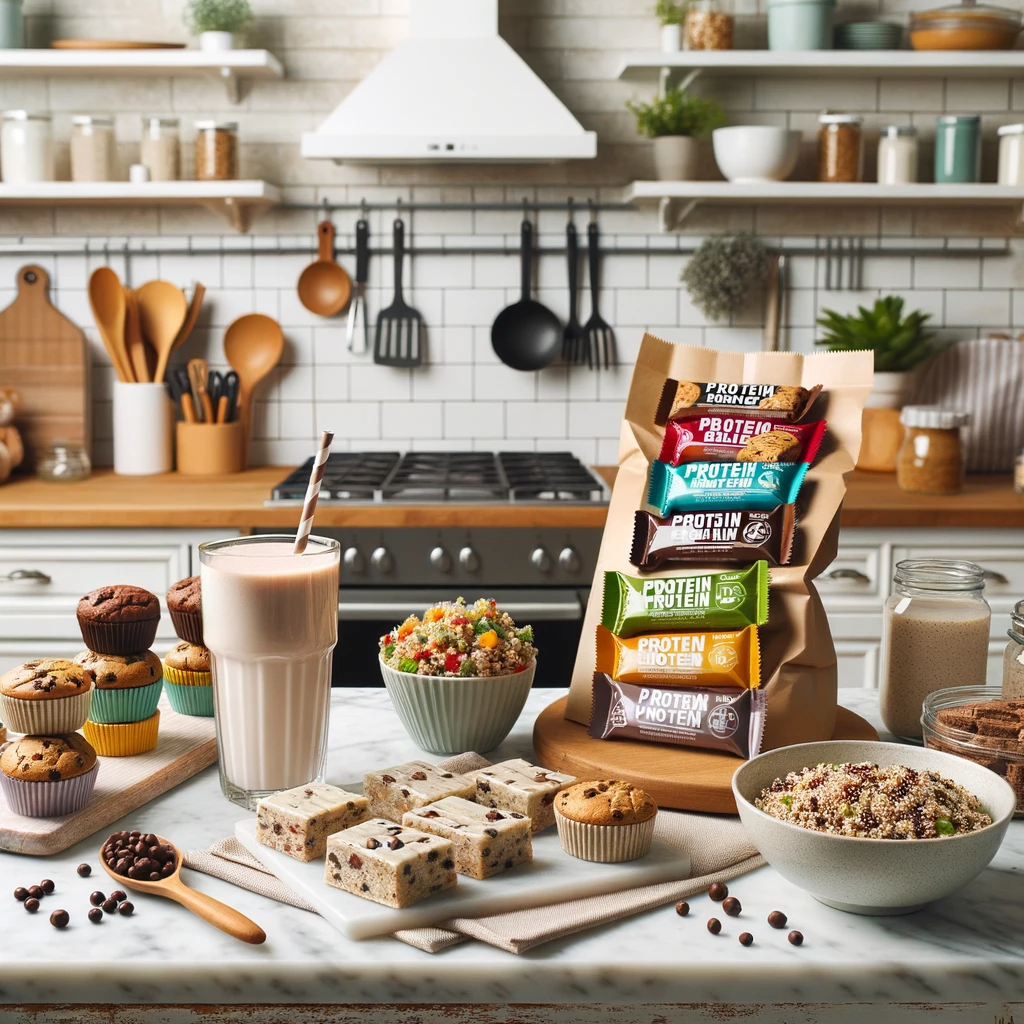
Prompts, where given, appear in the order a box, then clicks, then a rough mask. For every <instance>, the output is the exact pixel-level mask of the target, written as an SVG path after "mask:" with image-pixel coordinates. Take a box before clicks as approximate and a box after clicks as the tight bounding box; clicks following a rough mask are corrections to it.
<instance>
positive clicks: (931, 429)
mask: <svg viewBox="0 0 1024 1024" xmlns="http://www.w3.org/2000/svg"><path fill="white" fill-rule="evenodd" d="M970 420H971V414H970V413H967V412H959V411H957V410H956V409H939V408H937V407H935V406H930V405H908V406H906V407H905V408H904V410H903V413H902V414H901V416H900V422H901V423H902V424H903V426H904V427H905V428H906V434H904V436H903V444H902V445H901V446H900V450H899V454H898V455H897V456H896V483H898V484H899V486H900V487H901V488H902V489H903V490H904V491H919V492H921V493H922V494H956V493H958V492H959V491H961V490H962V489H963V486H964V473H965V469H966V466H965V461H964V446H963V439H962V438H961V436H960V431H961V429H962V428H963V427H965V426H967V424H968V423H970Z"/></svg>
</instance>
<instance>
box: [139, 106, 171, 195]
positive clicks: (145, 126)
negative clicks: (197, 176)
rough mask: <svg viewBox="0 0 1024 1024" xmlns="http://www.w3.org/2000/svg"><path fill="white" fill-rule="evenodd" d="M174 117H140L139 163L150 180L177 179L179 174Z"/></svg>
mask: <svg viewBox="0 0 1024 1024" xmlns="http://www.w3.org/2000/svg"><path fill="white" fill-rule="evenodd" d="M178 129H179V121H178V119H177V118H176V117H156V116H147V117H144V118H143V119H142V142H141V144H140V146H139V163H141V164H142V165H143V166H144V167H146V168H147V169H148V171H149V180H150V181H177V180H178V178H179V177H180V176H181V140H180V135H179V131H178Z"/></svg>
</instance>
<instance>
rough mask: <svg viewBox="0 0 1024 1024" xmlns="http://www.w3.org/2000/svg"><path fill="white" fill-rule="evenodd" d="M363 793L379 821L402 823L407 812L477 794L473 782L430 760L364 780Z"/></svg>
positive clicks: (403, 766)
mask: <svg viewBox="0 0 1024 1024" xmlns="http://www.w3.org/2000/svg"><path fill="white" fill-rule="evenodd" d="M363 792H364V793H365V794H366V795H367V797H368V798H369V800H370V810H371V812H372V813H373V814H374V815H376V816H377V817H378V818H388V819H390V820H391V821H401V820H402V815H403V814H405V812H406V811H411V810H413V809H414V808H416V807H425V806H426V805H427V804H432V803H433V802H434V801H435V800H443V799H444V798H445V797H446V796H461V797H465V798H466V799H467V800H468V799H471V798H472V796H473V793H474V792H475V787H474V783H473V781H472V779H469V778H467V777H466V776H464V775H456V774H455V773H454V772H443V771H441V770H440V769H439V768H435V767H434V766H433V765H432V764H428V763H427V762H426V761H410V762H409V763H408V764H400V765H396V766H395V767H394V768H385V769H383V770H382V771H377V772H368V773H367V774H366V775H365V776H364V777H363Z"/></svg>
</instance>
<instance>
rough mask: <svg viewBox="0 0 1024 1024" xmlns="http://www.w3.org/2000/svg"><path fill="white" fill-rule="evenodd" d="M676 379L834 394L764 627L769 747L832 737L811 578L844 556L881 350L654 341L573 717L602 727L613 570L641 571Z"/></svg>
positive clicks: (643, 365)
mask: <svg viewBox="0 0 1024 1024" xmlns="http://www.w3.org/2000/svg"><path fill="white" fill-rule="evenodd" d="M668 378H673V379H675V380H681V381H698V382H702V381H725V382H728V383H737V384H799V385H802V386H803V387H805V388H808V389H810V388H812V387H814V386H815V385H816V384H821V385H822V386H823V389H824V390H823V391H822V394H821V395H820V397H819V398H818V399H817V401H816V402H815V403H814V405H813V406H812V408H811V411H810V413H809V414H808V418H809V419H826V420H827V421H828V432H827V434H826V436H825V441H824V443H823V445H822V447H821V451H820V453H819V454H818V457H817V459H816V460H815V462H814V465H813V466H812V467H811V469H810V472H809V473H808V474H807V478H806V480H805V481H804V484H803V487H802V488H801V490H800V495H799V497H798V499H797V508H798V515H799V520H798V525H797V532H796V539H795V541H794V545H793V557H792V559H791V561H790V564H789V565H787V566H784V567H779V568H773V569H772V570H771V585H770V596H769V603H768V622H767V624H766V625H765V626H762V627H761V629H760V636H761V663H762V673H761V678H762V686H764V687H765V689H766V691H767V694H768V718H767V724H766V728H765V739H764V749H766V750H769V749H772V748H774V747H781V746H786V745H787V744H790V743H808V742H812V741H815V740H825V739H829V738H830V737H831V736H832V732H833V729H834V727H835V716H836V685H837V674H836V652H835V646H834V645H833V643H832V633H831V631H830V629H829V624H828V619H827V618H826V617H825V610H824V608H823V607H822V604H821V599H820V598H819V596H818V593H817V591H816V590H815V588H814V585H813V583H811V580H813V579H814V578H815V577H816V576H818V575H820V573H821V572H822V571H823V570H824V569H825V568H826V567H827V566H828V565H829V563H830V562H831V561H832V560H833V559H834V558H835V555H836V546H837V543H838V538H839V513H840V509H841V506H842V503H843V495H844V494H845V493H846V480H847V477H848V476H849V474H850V473H851V472H852V471H853V467H854V465H855V464H856V462H857V454H858V452H859V450H860V421H861V410H862V409H863V407H864V403H865V401H866V400H867V396H868V392H870V390H871V386H872V379H873V353H871V352H835V353H821V354H814V355H799V354H796V353H791V352H751V353H741V352H718V351H715V350H714V349H707V348H695V347H692V346H689V345H673V344H670V343H669V342H667V341H662V340H661V339H659V338H655V337H653V336H652V335H649V334H648V335H645V336H644V339H643V342H642V344H641V346H640V354H639V355H638V356H637V360H636V368H635V369H634V371H633V380H632V383H631V384H630V388H629V397H628V398H627V400H626V414H625V418H624V420H623V423H622V432H621V434H620V439H619V472H618V476H617V477H616V479H615V486H614V488H613V490H612V497H611V505H610V506H609V509H608V520H607V524H606V525H605V530H604V537H603V539H602V541H601V551H600V554H599V555H598V560H597V572H596V574H595V576H594V584H593V588H592V590H591V592H590V602H589V604H588V605H587V614H586V617H585V618H584V622H583V635H582V638H581V639H580V646H579V650H578V651H577V654H576V665H575V668H574V670H573V674H572V684H571V689H570V691H569V701H568V704H567V705H566V711H565V717H566V718H568V719H570V720H572V721H574V722H580V723H582V724H584V725H585V724H587V723H588V722H589V721H590V711H591V688H592V680H593V674H594V667H595V656H596V649H595V636H596V627H597V624H598V622H599V621H600V618H601V595H602V593H603V589H604V573H605V571H606V570H618V571H620V572H625V573H628V574H630V575H633V576H635V575H638V570H637V569H636V567H635V566H633V565H631V564H630V561H629V552H630V546H631V543H632V539H633V518H634V516H633V514H634V512H636V510H637V509H639V508H640V507H641V506H642V505H643V504H644V500H645V497H646V489H647V471H648V467H649V465H650V463H651V462H652V461H653V460H654V459H657V457H658V453H659V452H660V450H661V444H662V439H663V437H664V434H665V428H664V426H660V427H659V426H658V425H657V424H655V422H654V420H655V414H656V412H657V409H658V402H659V399H660V397H661V391H662V388H663V386H664V384H665V381H666V380H667V379H668ZM709 507H710V505H709ZM694 567H695V568H696V565H695V566H694ZM680 571H681V570H680V569H679V568H675V569H668V570H664V571H661V572H655V573H651V574H650V575H651V576H670V575H672V574H673V573H678V572H680ZM682 571H685V570H682Z"/></svg>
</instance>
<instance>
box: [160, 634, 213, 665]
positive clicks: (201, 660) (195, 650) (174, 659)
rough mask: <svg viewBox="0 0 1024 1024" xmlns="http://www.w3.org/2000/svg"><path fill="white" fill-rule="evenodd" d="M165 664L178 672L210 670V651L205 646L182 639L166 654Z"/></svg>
mask: <svg viewBox="0 0 1024 1024" xmlns="http://www.w3.org/2000/svg"><path fill="white" fill-rule="evenodd" d="M164 665H165V666H166V667H167V668H172V669H176V670H177V671H178V672H209V671H210V652H209V651H208V650H207V649H206V648H205V647H200V646H197V645H196V644H190V643H188V642H187V641H185V640H182V642H181V643H180V644H175V645H174V646H173V647H172V648H171V649H170V650H169V651H168V652H167V654H166V655H165V656H164Z"/></svg>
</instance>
